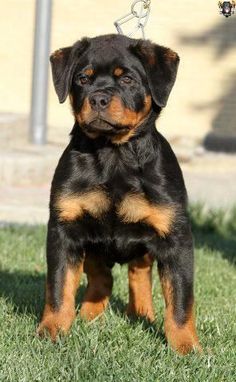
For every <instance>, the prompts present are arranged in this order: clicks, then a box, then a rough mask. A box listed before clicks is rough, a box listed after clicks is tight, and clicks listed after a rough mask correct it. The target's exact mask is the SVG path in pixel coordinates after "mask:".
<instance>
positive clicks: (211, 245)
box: [190, 205, 236, 265]
mask: <svg viewBox="0 0 236 382" xmlns="http://www.w3.org/2000/svg"><path fill="white" fill-rule="evenodd" d="M190 217H191V225H192V231H193V235H194V242H195V247H196V248H198V249H199V248H208V249H210V250H212V251H217V252H219V253H220V255H221V256H222V257H223V258H224V259H227V260H228V261H229V262H230V263H231V264H234V265H236V207H234V208H233V209H232V210H231V211H230V212H229V213H227V212H225V211H223V210H218V211H213V210H208V211H204V208H203V207H202V206H199V205H196V206H192V207H191V209H190Z"/></svg>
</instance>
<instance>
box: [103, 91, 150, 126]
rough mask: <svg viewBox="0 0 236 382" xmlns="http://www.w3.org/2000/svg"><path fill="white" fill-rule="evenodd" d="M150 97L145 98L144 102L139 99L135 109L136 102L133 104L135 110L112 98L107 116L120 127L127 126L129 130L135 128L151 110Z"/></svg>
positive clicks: (116, 98)
mask: <svg viewBox="0 0 236 382" xmlns="http://www.w3.org/2000/svg"><path fill="white" fill-rule="evenodd" d="M151 103H152V101H151V97H150V96H146V97H145V98H144V101H142V100H141V99H140V98H139V104H138V107H137V102H134V104H135V108H134V109H131V108H130V107H128V106H126V105H124V103H123V102H122V100H121V99H120V98H119V97H116V96H115V97H113V98H112V101H111V104H110V107H109V110H108V112H109V114H110V117H111V119H112V120H113V121H114V122H115V123H117V124H118V125H121V126H129V127H130V128H133V127H136V126H137V125H139V124H140V122H142V120H143V119H144V118H145V117H146V116H147V115H148V113H149V111H150V109H151Z"/></svg>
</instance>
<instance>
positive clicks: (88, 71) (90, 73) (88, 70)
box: [84, 68, 94, 77]
mask: <svg viewBox="0 0 236 382" xmlns="http://www.w3.org/2000/svg"><path fill="white" fill-rule="evenodd" d="M84 73H85V74H86V76H88V77H92V76H93V75H94V69H92V68H88V69H86V70H85V71H84Z"/></svg>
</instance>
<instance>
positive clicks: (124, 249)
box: [67, 215, 158, 264]
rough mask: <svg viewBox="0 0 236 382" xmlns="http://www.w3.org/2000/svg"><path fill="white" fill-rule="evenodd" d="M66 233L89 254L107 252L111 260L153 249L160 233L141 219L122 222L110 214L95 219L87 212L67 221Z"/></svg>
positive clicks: (100, 254) (133, 255)
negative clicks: (80, 217)
mask: <svg viewBox="0 0 236 382" xmlns="http://www.w3.org/2000/svg"><path fill="white" fill-rule="evenodd" d="M67 229H68V231H67V234H68V235H69V236H70V238H71V239H72V240H73V241H75V244H76V247H78V248H80V249H81V253H82V252H84V251H85V253H86V255H88V256H89V254H90V253H91V254H93V255H94V254H96V255H97V256H103V257H104V256H105V257H106V258H107V262H108V263H111V264H112V263H116V262H117V263H120V264H122V263H126V262H128V261H130V260H131V259H133V258H135V257H140V256H143V255H144V254H145V253H147V252H150V251H151V252H152V253H153V252H154V251H155V248H156V244H157V240H158V235H157V233H156V232H155V230H154V229H153V228H152V227H149V226H148V225H146V224H144V223H141V222H138V223H129V224H125V223H122V222H121V221H120V220H119V219H118V218H116V217H114V216H113V219H111V216H109V217H107V218H104V219H103V220H100V221H98V220H96V219H94V218H92V217H91V216H89V215H86V216H85V217H84V218H83V219H82V220H77V221H76V222H74V223H73V224H70V225H68V228H67Z"/></svg>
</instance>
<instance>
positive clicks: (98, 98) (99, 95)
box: [89, 92, 111, 111]
mask: <svg viewBox="0 0 236 382" xmlns="http://www.w3.org/2000/svg"><path fill="white" fill-rule="evenodd" d="M110 100H111V96H110V95H109V94H106V93H103V92H96V93H93V94H92V95H91V96H90V97H89V102H90V105H91V107H92V109H93V110H96V111H101V110H104V109H106V108H107V107H108V105H109V103H110Z"/></svg>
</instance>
